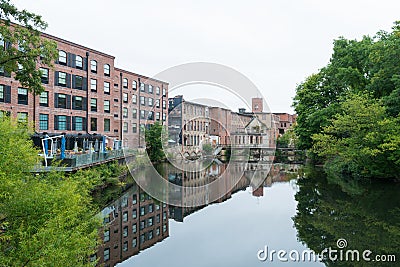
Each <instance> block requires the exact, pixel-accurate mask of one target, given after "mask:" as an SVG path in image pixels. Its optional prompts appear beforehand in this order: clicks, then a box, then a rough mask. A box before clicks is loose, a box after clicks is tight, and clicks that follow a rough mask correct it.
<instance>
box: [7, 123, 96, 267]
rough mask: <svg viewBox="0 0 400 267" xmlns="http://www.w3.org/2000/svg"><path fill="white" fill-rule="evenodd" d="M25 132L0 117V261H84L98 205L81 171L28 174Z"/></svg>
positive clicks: (92, 247)
mask: <svg viewBox="0 0 400 267" xmlns="http://www.w3.org/2000/svg"><path fill="white" fill-rule="evenodd" d="M30 134H31V132H30V131H29V129H28V128H27V127H26V126H25V125H22V124H20V123H17V122H16V121H14V120H11V119H9V118H3V119H1V120H0V147H1V152H0V166H1V168H0V266H89V261H88V259H89V256H90V255H91V254H93V253H94V252H95V251H96V248H97V245H98V227H100V226H101V218H99V217H98V216H97V214H98V212H99V209H98V208H97V207H94V206H93V204H92V197H91V191H92V189H93V187H94V183H93V182H92V181H91V180H90V177H88V176H86V175H78V176H75V177H74V176H73V175H72V176H70V177H66V176H65V175H64V174H63V173H61V172H49V173H45V174H38V175H33V174H32V173H31V172H30V170H31V169H33V167H34V165H35V164H36V163H37V162H38V161H39V156H38V151H37V150H36V149H35V148H34V147H33V143H32V141H31V139H30Z"/></svg>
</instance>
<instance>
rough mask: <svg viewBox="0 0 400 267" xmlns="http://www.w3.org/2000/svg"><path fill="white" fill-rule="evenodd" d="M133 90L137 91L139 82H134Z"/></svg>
mask: <svg viewBox="0 0 400 267" xmlns="http://www.w3.org/2000/svg"><path fill="white" fill-rule="evenodd" d="M132 89H133V90H136V89H137V82H136V81H132Z"/></svg>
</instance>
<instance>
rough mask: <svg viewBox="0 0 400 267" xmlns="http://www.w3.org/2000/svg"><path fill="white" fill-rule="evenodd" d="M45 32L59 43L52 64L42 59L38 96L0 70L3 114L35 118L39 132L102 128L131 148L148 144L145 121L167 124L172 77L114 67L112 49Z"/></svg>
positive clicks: (99, 131)
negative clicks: (162, 78)
mask: <svg viewBox="0 0 400 267" xmlns="http://www.w3.org/2000/svg"><path fill="white" fill-rule="evenodd" d="M42 37H43V38H47V39H50V40H52V41H55V42H56V43H57V47H58V59H57V60H56V62H55V64H54V69H51V68H49V67H48V66H45V65H42V64H40V63H38V68H40V69H41V70H42V72H43V76H42V83H43V86H44V88H45V91H44V92H43V93H42V94H41V95H39V96H34V95H32V94H31V93H29V92H28V90H27V89H26V88H22V87H21V85H20V83H19V82H18V81H16V80H15V79H13V76H14V74H11V75H10V74H7V73H4V72H0V115H4V114H7V115H10V116H11V117H13V118H18V120H20V121H30V122H33V127H34V130H35V132H37V133H43V132H46V133H49V134H61V133H69V134H86V133H88V134H100V135H106V136H107V137H109V138H108V141H107V142H109V140H111V141H110V142H112V140H113V139H115V140H116V139H118V140H122V144H123V146H124V147H130V148H137V147H141V146H144V143H143V141H141V138H140V137H139V134H140V129H141V127H142V128H143V127H146V126H148V125H150V124H153V123H154V122H156V121H159V122H160V123H161V124H163V125H168V83H166V82H163V81H159V80H156V79H153V78H149V77H146V76H143V75H140V74H136V73H133V72H130V71H126V70H122V69H119V68H116V67H115V66H114V60H115V57H114V56H112V55H109V54H106V53H103V52H100V51H97V50H94V49H91V48H88V47H85V46H82V45H80V44H76V43H73V42H70V41H66V40H63V39H60V38H58V37H55V36H51V35H48V34H44V33H42ZM3 47H5V45H4V44H3ZM142 139H143V138H142ZM108 145H109V146H111V145H112V144H110V143H109V144H108Z"/></svg>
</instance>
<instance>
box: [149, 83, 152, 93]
mask: <svg viewBox="0 0 400 267" xmlns="http://www.w3.org/2000/svg"><path fill="white" fill-rule="evenodd" d="M152 93H153V86H152V85H151V84H149V94H152Z"/></svg>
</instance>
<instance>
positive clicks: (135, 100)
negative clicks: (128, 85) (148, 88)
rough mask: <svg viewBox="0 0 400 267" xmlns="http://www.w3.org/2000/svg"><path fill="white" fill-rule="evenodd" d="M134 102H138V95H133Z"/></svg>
mask: <svg viewBox="0 0 400 267" xmlns="http://www.w3.org/2000/svg"><path fill="white" fill-rule="evenodd" d="M132 103H133V104H136V103H137V95H132Z"/></svg>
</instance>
